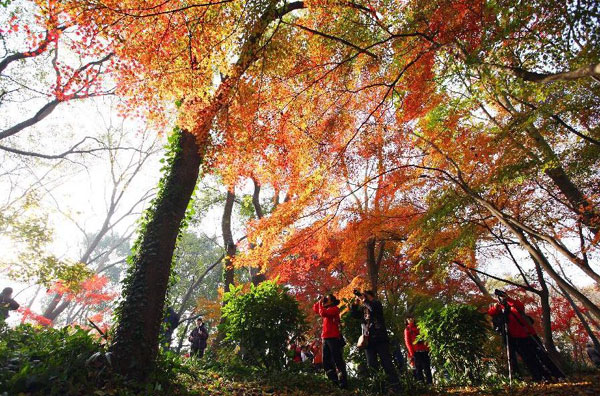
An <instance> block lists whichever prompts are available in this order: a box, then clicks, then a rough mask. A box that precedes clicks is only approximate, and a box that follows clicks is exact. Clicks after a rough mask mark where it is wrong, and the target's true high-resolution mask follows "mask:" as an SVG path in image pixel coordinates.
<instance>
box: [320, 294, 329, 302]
mask: <svg viewBox="0 0 600 396" xmlns="http://www.w3.org/2000/svg"><path fill="white" fill-rule="evenodd" d="M321 303H322V304H328V303H329V296H322V297H321Z"/></svg>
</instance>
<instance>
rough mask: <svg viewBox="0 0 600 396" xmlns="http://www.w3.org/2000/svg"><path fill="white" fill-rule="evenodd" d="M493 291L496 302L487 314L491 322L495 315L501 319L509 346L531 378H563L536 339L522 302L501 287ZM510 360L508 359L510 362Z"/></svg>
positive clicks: (496, 320) (496, 319)
mask: <svg viewBox="0 0 600 396" xmlns="http://www.w3.org/2000/svg"><path fill="white" fill-rule="evenodd" d="M495 294H496V295H497V296H498V300H499V302H498V303H496V304H493V305H492V306H490V308H489V309H488V314H489V315H490V316H492V318H493V319H492V320H493V322H499V320H498V318H500V319H503V320H504V323H506V328H507V331H508V334H507V338H508V345H509V349H510V348H513V349H514V351H515V352H516V353H517V354H518V355H519V356H520V357H521V359H522V360H523V362H524V363H525V365H526V366H527V369H528V370H529V372H530V373H531V377H532V378H533V380H534V381H542V380H544V379H546V380H551V379H552V377H556V378H564V374H563V373H562V372H561V371H560V369H558V367H557V366H556V365H555V364H554V363H553V362H552V360H551V359H550V357H549V356H548V354H547V352H546V351H545V349H544V348H543V346H542V344H541V342H540V340H539V338H537V339H536V337H537V334H536V331H535V329H534V328H533V326H532V325H531V323H530V321H529V318H528V317H527V315H526V314H525V306H524V305H523V303H522V302H521V301H519V300H515V299H512V298H510V297H509V296H508V295H507V294H506V293H505V292H503V291H502V290H496V292H495ZM500 315H501V316H500ZM513 361H514V360H513V359H511V366H512V365H513Z"/></svg>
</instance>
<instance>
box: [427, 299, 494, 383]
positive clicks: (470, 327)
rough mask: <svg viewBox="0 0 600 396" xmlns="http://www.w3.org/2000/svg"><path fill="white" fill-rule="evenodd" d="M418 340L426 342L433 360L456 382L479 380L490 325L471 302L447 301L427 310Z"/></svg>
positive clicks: (474, 381) (434, 363)
mask: <svg viewBox="0 0 600 396" xmlns="http://www.w3.org/2000/svg"><path fill="white" fill-rule="evenodd" d="M418 325H419V329H420V331H421V336H420V337H421V339H422V340H424V341H426V342H427V343H428V344H429V348H430V354H431V358H432V363H433V365H434V366H435V367H437V368H439V369H442V368H443V370H444V371H445V372H446V373H447V374H448V376H449V377H450V380H451V381H452V382H455V383H465V382H468V383H479V382H481V379H482V377H481V376H482V374H483V373H485V372H487V370H484V367H483V361H484V359H483V358H484V357H485V351H484V345H485V344H486V341H487V338H488V332H489V331H488V329H489V326H488V324H487V322H486V319H485V316H484V314H482V313H480V312H478V311H477V308H476V307H474V306H470V305H462V304H449V305H446V306H445V307H443V308H441V309H439V310H434V309H428V310H427V311H426V312H425V314H424V315H423V317H422V318H421V319H420V321H419V324H418Z"/></svg>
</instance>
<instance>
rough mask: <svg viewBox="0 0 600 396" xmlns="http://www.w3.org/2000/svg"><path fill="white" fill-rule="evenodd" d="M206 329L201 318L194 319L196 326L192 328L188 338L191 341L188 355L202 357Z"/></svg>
mask: <svg viewBox="0 0 600 396" xmlns="http://www.w3.org/2000/svg"><path fill="white" fill-rule="evenodd" d="M207 339H208V330H206V327H205V326H204V322H203V321H202V318H198V319H196V327H194V329H193V330H192V332H191V334H190V336H189V338H188V340H189V341H190V342H191V343H192V346H191V353H190V356H192V357H197V358H202V357H203V356H204V350H205V349H206V340H207Z"/></svg>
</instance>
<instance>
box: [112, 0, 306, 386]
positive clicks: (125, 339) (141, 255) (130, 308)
mask: <svg viewBox="0 0 600 396" xmlns="http://www.w3.org/2000/svg"><path fill="white" fill-rule="evenodd" d="M303 7H304V3H303V2H301V1H297V2H293V3H289V4H285V5H283V6H282V7H281V8H275V3H272V4H271V6H270V7H268V8H267V10H265V12H264V14H263V15H261V16H260V18H257V19H256V20H255V21H254V22H253V24H252V25H251V27H249V28H248V30H247V35H246V37H245V40H244V44H243V45H242V48H241V50H240V56H239V57H238V59H237V62H236V63H235V65H233V66H232V68H231V74H230V75H229V76H224V77H223V78H222V79H221V83H220V85H219V87H218V88H217V91H216V92H215V94H214V96H213V97H212V98H211V100H210V102H209V104H208V105H206V106H205V107H204V108H202V109H198V108H197V107H195V102H196V101H194V100H193V99H194V98H192V100H191V101H189V102H188V101H184V104H183V106H182V110H183V111H185V110H186V109H188V110H190V111H194V112H193V114H196V115H197V117H198V118H197V119H196V126H195V129H194V131H193V132H194V133H193V135H192V134H190V133H188V132H187V131H184V132H183V133H182V135H181V137H180V146H181V151H180V152H179V153H177V155H176V158H175V160H174V161H173V163H172V164H171V169H170V172H169V174H168V175H166V176H165V179H164V186H165V187H164V189H165V193H164V194H161V195H159V196H157V198H156V201H155V202H156V203H155V205H156V207H155V210H154V213H153V214H152V215H151V216H150V218H149V221H148V224H147V225H146V229H145V230H144V232H143V234H142V235H141V242H140V245H139V247H138V252H137V254H136V255H135V257H134V259H133V265H132V268H131V270H130V273H129V275H128V277H127V280H126V285H125V287H124V295H125V299H124V300H123V302H122V304H121V306H120V307H119V310H118V311H119V316H120V317H119V323H118V325H117V330H116V332H115V338H114V342H113V344H112V345H111V347H110V349H111V351H112V353H113V356H114V359H113V362H114V364H115V366H116V368H117V370H118V371H120V372H121V373H122V374H124V375H126V376H127V377H129V378H137V379H139V380H140V379H142V380H143V379H144V378H145V377H146V376H147V374H149V373H150V372H151V370H152V369H153V368H154V361H155V358H156V355H157V353H158V333H159V330H160V321H161V317H162V313H163V308H164V301H165V296H166V290H167V283H168V279H169V274H170V270H171V261H172V256H173V251H174V249H175V242H176V239H177V235H178V233H179V226H180V224H181V221H182V219H183V217H184V215H185V210H186V208H187V205H188V203H189V201H190V198H191V195H192V193H193V191H194V187H195V183H196V179H197V178H198V172H199V166H200V164H201V162H202V158H203V153H204V149H205V148H206V145H207V144H208V139H209V132H210V128H211V127H212V124H213V120H214V119H215V117H216V115H217V113H219V111H220V110H221V109H222V108H223V107H224V106H225V104H226V103H227V102H228V100H229V98H230V97H231V93H232V91H233V87H234V84H235V82H237V81H238V80H239V79H240V78H241V76H242V75H243V74H244V73H245V71H246V70H247V69H248V67H250V65H252V64H253V63H254V62H255V61H256V59H257V58H258V54H259V53H260V51H261V50H262V48H263V46H262V45H263V43H262V42H261V38H262V36H263V34H264V32H265V31H266V29H267V28H268V26H269V25H270V24H271V22H273V21H275V20H276V19H278V18H281V17H282V16H283V15H285V14H287V13H288V12H290V11H293V10H297V9H301V8H303ZM188 107H189V108H188ZM194 135H195V136H196V137H197V138H198V139H199V140H198V142H197V141H196V137H195V136H194ZM146 297H148V299H146Z"/></svg>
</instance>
